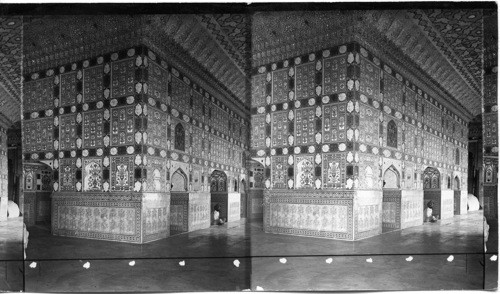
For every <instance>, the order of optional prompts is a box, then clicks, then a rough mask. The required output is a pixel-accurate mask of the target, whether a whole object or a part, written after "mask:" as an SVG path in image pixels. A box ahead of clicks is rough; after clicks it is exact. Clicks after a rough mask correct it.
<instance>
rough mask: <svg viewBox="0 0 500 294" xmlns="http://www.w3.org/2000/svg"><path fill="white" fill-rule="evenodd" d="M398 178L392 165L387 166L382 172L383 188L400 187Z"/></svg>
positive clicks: (397, 173) (396, 171)
mask: <svg viewBox="0 0 500 294" xmlns="http://www.w3.org/2000/svg"><path fill="white" fill-rule="evenodd" d="M400 178H401V177H400V175H399V172H398V170H397V169H396V168H395V167H394V165H391V166H389V167H388V168H387V169H386V170H385V172H384V189H400V188H401V185H400Z"/></svg>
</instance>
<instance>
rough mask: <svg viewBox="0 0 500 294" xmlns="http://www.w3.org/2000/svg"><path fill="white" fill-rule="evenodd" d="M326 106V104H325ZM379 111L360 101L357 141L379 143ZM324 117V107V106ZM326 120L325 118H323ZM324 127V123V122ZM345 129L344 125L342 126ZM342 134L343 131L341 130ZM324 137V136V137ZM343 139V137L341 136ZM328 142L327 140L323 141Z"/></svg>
mask: <svg viewBox="0 0 500 294" xmlns="http://www.w3.org/2000/svg"><path fill="white" fill-rule="evenodd" d="M325 107H326V106H325ZM378 116H379V111H378V110H376V109H373V108H372V107H370V106H368V105H365V104H363V103H361V104H360V105H359V141H360V142H364V143H366V144H370V145H374V146H378V145H379V144H378V143H379V140H378V138H379V134H378V132H379V123H378V122H379V121H378ZM325 117H326V108H325ZM325 120H326V118H325ZM325 127H326V123H325ZM343 129H345V127H343ZM342 134H343V132H342ZM325 139H326V138H325ZM342 139H343V140H345V137H343V138H342ZM325 142H329V141H325Z"/></svg>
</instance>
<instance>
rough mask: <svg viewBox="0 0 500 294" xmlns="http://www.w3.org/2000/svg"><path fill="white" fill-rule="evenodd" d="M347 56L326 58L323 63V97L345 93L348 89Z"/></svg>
mask: <svg viewBox="0 0 500 294" xmlns="http://www.w3.org/2000/svg"><path fill="white" fill-rule="evenodd" d="M345 58H346V57H345V55H341V56H336V57H329V58H325V59H324V61H323V63H324V65H323V95H330V94H335V93H339V92H343V91H345V89H346V85H345V83H346V74H347V69H346V61H345Z"/></svg>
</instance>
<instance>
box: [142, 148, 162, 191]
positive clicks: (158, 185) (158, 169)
mask: <svg viewBox="0 0 500 294" xmlns="http://www.w3.org/2000/svg"><path fill="white" fill-rule="evenodd" d="M147 170H148V174H147V181H146V183H147V184H146V187H147V190H148V191H154V192H162V191H165V190H166V170H165V160H164V159H163V158H161V157H155V156H149V157H148V167H147Z"/></svg>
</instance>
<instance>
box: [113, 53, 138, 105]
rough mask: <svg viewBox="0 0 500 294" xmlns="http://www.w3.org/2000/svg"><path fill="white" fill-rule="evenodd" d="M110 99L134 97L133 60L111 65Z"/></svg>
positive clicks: (116, 62)
mask: <svg viewBox="0 0 500 294" xmlns="http://www.w3.org/2000/svg"><path fill="white" fill-rule="evenodd" d="M111 69H112V70H111V97H112V98H118V97H123V96H128V95H134V92H135V90H134V88H135V59H134V58H129V59H124V60H120V61H114V62H112V63H111Z"/></svg>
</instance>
